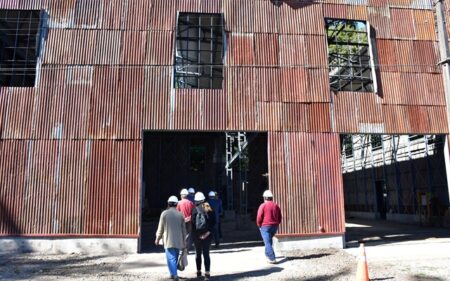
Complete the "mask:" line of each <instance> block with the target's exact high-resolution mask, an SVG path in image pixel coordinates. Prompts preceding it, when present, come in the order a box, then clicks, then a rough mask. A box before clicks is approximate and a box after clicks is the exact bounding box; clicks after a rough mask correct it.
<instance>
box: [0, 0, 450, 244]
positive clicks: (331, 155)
mask: <svg viewBox="0 0 450 281" xmlns="http://www.w3.org/2000/svg"><path fill="white" fill-rule="evenodd" d="M0 49H1V50H0V243H1V245H2V249H6V250H8V249H11V250H14V249H25V250H40V251H63V252H65V251H67V252H74V251H75V252H76V251H87V252H89V251H113V252H114V251H117V252H140V251H143V245H145V241H144V240H145V239H148V237H153V236H154V233H151V232H150V231H147V230H146V228H145V227H144V224H145V223H146V222H147V221H151V220H152V219H154V218H157V217H158V216H159V214H160V212H161V210H162V209H163V208H164V207H165V204H166V202H165V200H166V199H167V198H168V196H169V195H177V194H178V192H179V190H181V189H182V188H186V187H190V186H192V187H195V188H196V189H197V190H202V191H204V192H207V191H209V190H210V189H215V190H217V191H218V192H219V194H220V195H221V198H222V200H223V202H224V206H225V208H226V209H227V216H228V218H231V219H232V220H235V221H236V222H246V223H248V224H251V223H253V222H252V218H253V216H254V212H255V209H256V208H257V206H258V205H259V203H260V202H261V200H262V198H261V194H262V192H263V191H264V190H265V189H266V188H267V187H269V188H270V189H271V190H272V191H273V193H274V199H275V201H276V202H277V203H278V204H279V205H280V207H281V209H282V213H283V222H282V224H281V226H280V229H279V231H278V235H277V247H278V248H279V249H285V248H290V249H294V248H306V247H337V248H342V247H344V246H345V210H347V211H349V212H354V213H353V215H355V213H356V212H359V213H361V212H372V213H373V214H374V215H373V216H374V217H377V216H378V215H377V213H379V210H381V209H377V208H378V207H377V206H378V205H377V204H376V203H374V202H376V194H375V193H376V191H373V190H376V189H377V187H376V182H377V181H379V180H380V178H379V177H373V178H371V181H372V187H371V186H370V185H369V184H367V185H364V186H363V188H364V189H366V190H372V191H373V192H375V193H367V192H366V193H364V192H363V191H361V190H360V186H362V185H359V184H358V182H359V179H361V178H365V179H367V175H365V176H361V175H356V176H354V175H353V177H354V178H355V181H356V182H357V183H356V185H354V186H352V183H351V178H350V176H349V175H350V174H349V173H350V172H353V173H354V172H356V170H358V171H359V170H362V168H361V167H364V169H363V170H364V171H365V168H366V165H369V164H367V162H364V163H362V164H361V163H359V164H358V165H360V166H359V167H360V168H358V169H354V170H349V169H350V168H349V167H350V166H351V165H350V164H349V163H350V162H345V161H342V157H341V156H342V155H341V154H342V152H343V151H344V154H345V148H344V150H343V147H345V145H343V143H344V142H343V139H344V138H345V137H344V135H373V134H376V135H383V138H393V139H394V138H398V137H389V136H397V135H417V134H421V135H427V136H430V135H431V136H433V137H432V138H433V139H436V138H441V139H445V138H446V135H447V134H448V123H447V122H448V121H447V111H446V100H445V91H444V78H443V70H442V66H441V65H440V64H439V62H440V61H442V59H441V56H440V54H439V49H438V36H437V30H436V21H435V13H434V10H433V5H432V1H430V0H414V1H413V0H402V1H400V0H392V1H385V0H383V1H381V0H364V1H347V0H323V1H319V0H309V1H308V0H306V1H294V0H285V1H283V0H278V1H276V0H270V1H269V0H245V1H243V0H164V1H162V0H125V1H124V0H98V1H92V0H64V1H61V0H3V1H0ZM362 138H364V136H363V137H362ZM352 139H353V138H352ZM355 142H356V139H355ZM439 149H441V151H444V148H443V146H442V147H441V148H439ZM446 151H447V153H448V149H446ZM442 153H444V152H442ZM355 155H356V154H355ZM360 155H361V154H360ZM383 155H384V154H383ZM344 156H345V155H344ZM344 158H345V157H344ZM344 160H345V159H344ZM348 160H349V161H351V159H350V158H349V159H348ZM353 160H354V161H359V160H357V159H356V158H355V157H353ZM359 162H361V161H359ZM425 162H426V160H425ZM389 163H391V162H389ZM389 163H388V162H383V163H382V164H383V165H388V164H389ZM396 163H397V162H396ZM380 165H381V164H380ZM420 165H422V164H420ZM374 167H379V165H378V164H376V165H375V166H374ZM416 167H419V164H417V166H416ZM382 169H383V168H381V170H382ZM373 172H374V173H375V172H376V173H379V171H375V170H373ZM343 173H344V176H343ZM400 177H401V176H400ZM394 178H395V177H394ZM386 182H387V180H386ZM347 184H348V185H349V189H346V185H347ZM424 184H428V183H424ZM404 185H405V184H403V186H402V187H400V186H399V185H398V182H397V183H396V182H395V180H394V181H389V184H388V185H386V186H388V187H389V188H392V190H393V191H392V192H391V193H392V194H397V195H398V194H400V193H399V190H400V191H402V190H404V191H405V192H406V190H410V189H407V188H406V187H405V186H404ZM380 186H382V185H380ZM447 186H448V185H447V183H446V180H445V179H442V180H441V182H440V183H439V188H438V189H439V190H441V191H442V194H443V195H442V196H445V195H446V196H447V201H445V200H444V201H443V204H445V203H447V204H448V187H447ZM408 188H409V187H408ZM415 188H416V189H415V190H414V191H415V192H416V193H414V194H411V195H409V197H410V198H413V199H411V200H410V201H405V200H403V199H400V197H394V196H391V195H389V197H388V198H389V199H390V200H393V201H392V202H393V203H392V204H391V205H389V206H392V210H393V211H392V212H391V214H394V213H396V214H409V213H410V212H411V213H414V212H420V210H419V207H418V206H416V205H415V204H416V203H415V202H416V201H415V200H414V198H415V196H416V194H417V192H421V191H422V189H423V190H428V189H429V188H430V189H434V188H437V187H436V186H434V185H432V186H427V187H422V186H421V185H420V184H419V183H417V185H416V186H415ZM411 190H413V189H411ZM436 190H437V189H436ZM396 192H397V193H396ZM405 194H406V193H405ZM364 196H365V197H364ZM347 197H348V198H347ZM401 198H403V197H401ZM396 200H397V201H396ZM395 202H397V204H394V203H395ZM345 203H348V206H346V204H345ZM395 206H397V208H396V209H395V208H394V207H395ZM386 213H390V212H389V211H386ZM419 217H420V216H419ZM244 218H245V219H244Z"/></svg>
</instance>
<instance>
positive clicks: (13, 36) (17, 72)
mask: <svg viewBox="0 0 450 281" xmlns="http://www.w3.org/2000/svg"><path fill="white" fill-rule="evenodd" d="M40 22H41V11H39V10H0V86H4V87H34V84H35V77H36V64H37V57H38V46H39V34H40V32H39V31H40V29H41V25H40Z"/></svg>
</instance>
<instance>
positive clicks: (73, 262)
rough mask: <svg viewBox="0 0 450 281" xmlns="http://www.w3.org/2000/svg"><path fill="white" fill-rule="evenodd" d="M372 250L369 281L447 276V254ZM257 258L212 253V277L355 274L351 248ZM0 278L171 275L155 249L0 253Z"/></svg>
mask: <svg viewBox="0 0 450 281" xmlns="http://www.w3.org/2000/svg"><path fill="white" fill-rule="evenodd" d="M447 244H448V245H447ZM449 245H450V242H448V243H446V245H445V247H449ZM438 246H439V245H438ZM376 247H380V246H376ZM412 247H414V246H412ZM354 250H356V249H354ZM387 250H388V251H392V249H387ZM370 251H371V250H370V247H369V248H367V252H368V260H369V272H370V278H371V280H436V281H440V280H450V269H449V265H450V258H449V257H448V255H447V258H444V259H442V260H441V261H437V260H434V259H409V260H406V261H402V260H398V259H397V258H394V259H389V258H387V259H386V260H384V259H379V258H378V256H377V255H378V254H377V255H376V256H374V258H373V262H371V260H370V258H369V256H370V255H369V253H370ZM447 253H448V252H447ZM380 255H381V256H382V255H383V253H381V254H380ZM260 256H263V248H262V247H252V248H239V249H236V248H235V249H223V250H220V251H213V253H212V254H211V259H212V270H211V273H212V275H213V276H212V278H211V280H218V281H219V280H226V281H228V280H271V281H272V280H354V278H355V274H356V267H357V258H356V257H355V256H354V254H353V253H352V251H349V250H320V251H319V250H315V251H301V252H300V251H299V252H291V253H289V254H287V255H286V256H284V257H280V258H279V262H278V263H277V264H275V265H269V264H262V263H260V261H263V260H262V259H259V260H258V261H257V262H258V263H259V264H257V265H256V264H255V259H251V257H258V258H260ZM132 257H133V258H134V262H133V266H134V269H133V270H132V271H127V270H123V265H124V264H127V260H129V259H130V258H132ZM136 258H137V259H138V262H136ZM193 258H194V257H193V255H190V256H189V260H190V261H189V262H190V265H189V266H188V268H187V269H186V270H185V271H184V272H180V277H181V278H182V280H202V279H197V278H195V267H194V266H193V264H194V260H193ZM236 261H237V262H238V263H239V265H238V266H236V265H233V264H232V263H233V262H236ZM239 266H240V267H239ZM219 267H220V270H219V269H218V268H219ZM0 280H49V281H56V280H58V281H66V280H67V281H69V280H87V281H91V280H92V281H93V280H155V281H159V280H169V279H168V273H166V268H165V260H164V254H163V253H158V254H152V255H119V256H84V255H77V254H72V255H38V254H14V255H1V256H0Z"/></svg>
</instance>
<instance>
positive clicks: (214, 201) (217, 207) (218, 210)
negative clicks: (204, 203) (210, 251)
mask: <svg viewBox="0 0 450 281" xmlns="http://www.w3.org/2000/svg"><path fill="white" fill-rule="evenodd" d="M208 197H209V198H208V203H209V205H211V208H212V209H213V210H214V214H215V216H216V224H215V226H214V229H213V238H214V243H215V246H216V248H217V247H219V246H220V233H219V221H220V216H221V215H222V213H223V209H222V200H220V199H218V198H217V194H216V192H215V191H210V192H209V193H208Z"/></svg>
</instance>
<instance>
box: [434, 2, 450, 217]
mask: <svg viewBox="0 0 450 281" xmlns="http://www.w3.org/2000/svg"><path fill="white" fill-rule="evenodd" d="M434 6H435V12H436V25H437V29H438V40H439V52H440V54H441V62H440V63H439V64H440V65H442V75H443V78H444V91H445V102H446V105H447V122H448V126H449V128H448V131H449V132H450V58H449V47H448V34H447V28H446V24H445V9H444V1H443V0H435V1H434ZM448 144H449V142H448V135H447V136H446V137H445V146H444V158H445V171H446V174H447V189H448V192H449V196H450V160H449V152H450V148H449V146H448ZM449 211H450V207H449Z"/></svg>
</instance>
